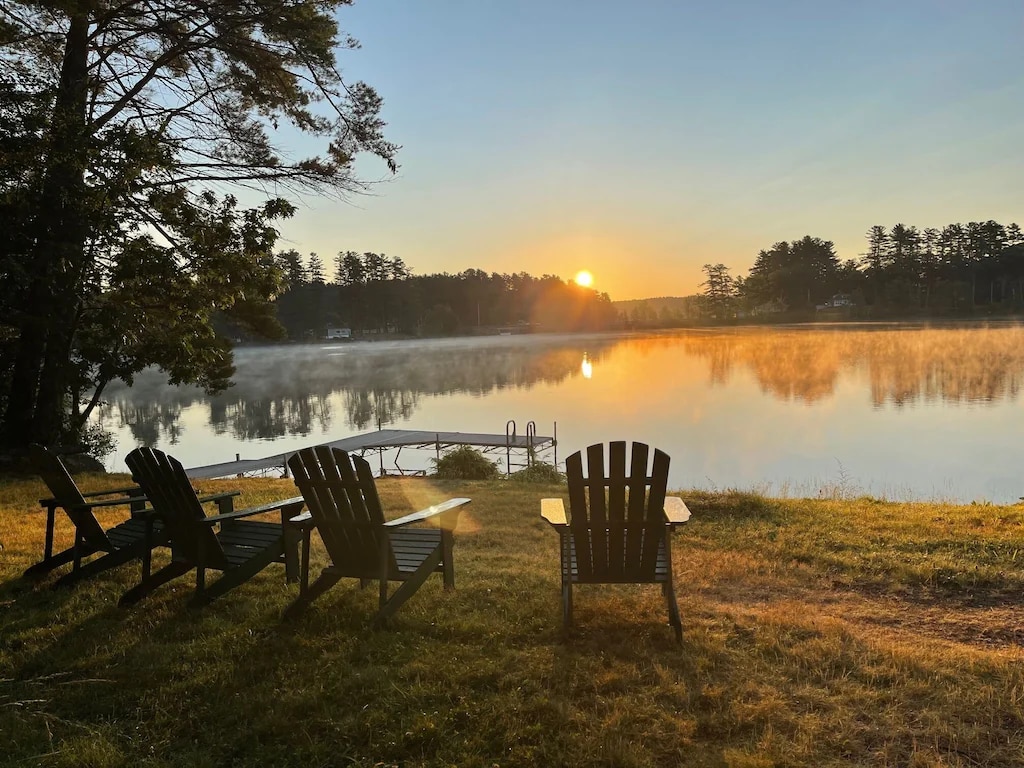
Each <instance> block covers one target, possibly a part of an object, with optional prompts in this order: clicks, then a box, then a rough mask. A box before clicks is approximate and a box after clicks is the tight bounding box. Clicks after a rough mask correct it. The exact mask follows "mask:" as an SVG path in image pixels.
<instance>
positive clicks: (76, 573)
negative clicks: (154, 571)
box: [53, 546, 149, 589]
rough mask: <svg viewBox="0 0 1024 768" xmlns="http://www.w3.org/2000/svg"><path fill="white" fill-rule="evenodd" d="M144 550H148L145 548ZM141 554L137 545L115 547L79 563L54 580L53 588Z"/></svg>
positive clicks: (99, 571)
mask: <svg viewBox="0 0 1024 768" xmlns="http://www.w3.org/2000/svg"><path fill="white" fill-rule="evenodd" d="M145 551H146V552H148V551H149V550H148V549H147V550H145ZM142 555H143V551H142V550H141V548H139V547H134V546H128V547H124V548H122V549H115V550H114V551H113V552H110V553H109V554H106V555H104V556H103V557H99V558H97V559H95V560H93V561H91V562H88V563H86V564H85V565H80V566H79V567H78V568H77V569H76V570H73V571H71V573H66V574H64V575H63V576H61V577H60V578H59V579H57V581H55V582H54V584H53V588H54V589H57V588H59V587H70V586H71V585H72V584H74V583H75V582H77V581H79V580H80V579H86V578H88V577H90V576H95V575H96V574H97V573H102V572H103V571H106V570H108V569H110V568H116V567H117V566H119V565H123V564H124V563H127V562H128V561H129V560H134V559H135V558H137V557H141V556H142Z"/></svg>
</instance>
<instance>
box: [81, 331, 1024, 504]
mask: <svg viewBox="0 0 1024 768" xmlns="http://www.w3.org/2000/svg"><path fill="white" fill-rule="evenodd" d="M235 357H236V365H237V373H236V375H235V386H233V387H232V388H230V389H229V390H228V391H227V392H225V393H223V394H220V395H217V396H213V397H209V396H206V395H205V394H204V393H203V392H202V391H201V390H199V389H196V388H193V387H170V386H168V385H167V384H166V379H165V378H164V377H162V376H161V375H160V374H159V372H157V371H146V372H144V373H143V374H141V375H140V376H139V377H138V378H137V379H136V381H135V383H134V386H132V387H131V388H128V387H126V386H124V385H112V386H111V387H110V388H109V389H108V391H107V393H106V400H107V403H106V405H105V406H104V407H103V408H102V409H101V412H100V414H99V420H100V423H101V424H102V425H103V426H104V427H105V428H107V429H108V430H110V431H112V432H113V433H114V435H115V439H116V442H117V450H116V452H115V455H114V456H112V457H110V459H109V460H108V464H109V465H110V468H111V469H113V470H117V471H124V464H123V457H124V455H125V454H126V453H127V452H128V451H129V450H131V449H132V448H133V447H135V446H136V445H142V444H145V445H153V446H157V447H160V448H162V449H163V450H165V451H167V452H168V453H171V454H173V455H175V456H177V457H178V458H179V459H180V460H181V461H182V463H183V464H184V465H185V466H186V467H189V466H199V465H203V464H211V463H216V462H222V461H230V460H233V459H234V458H235V456H236V454H237V455H240V456H241V457H242V458H260V457H263V456H268V455H272V454H277V453H282V452H286V451H290V450H295V449H298V448H300V447H303V446H306V445H313V444H316V443H319V442H326V441H328V440H336V439H339V438H342V437H347V436H349V435H354V434H359V433H361V432H366V431H369V430H375V429H377V427H378V424H379V425H380V426H382V427H385V428H387V427H392V428H404V429H419V430H427V431H435V430H437V431H450V432H489V433H498V434H504V432H505V425H506V422H507V421H508V420H510V419H512V420H515V421H516V422H517V425H518V428H519V433H520V434H522V433H523V432H524V430H525V425H526V423H527V422H528V421H534V422H535V423H536V425H537V432H538V434H542V435H551V434H552V432H553V431H554V429H555V426H554V425H555V423H556V422H557V433H558V448H557V456H558V460H559V462H561V461H562V460H564V458H565V456H567V455H568V454H569V453H571V452H573V451H575V450H578V449H580V448H582V447H585V446H586V445H589V444H590V443H594V442H606V441H609V440H639V441H643V442H647V443H650V444H651V445H655V446H657V447H659V448H661V449H662V450H664V451H666V452H667V453H668V454H669V455H670V456H671V457H672V476H671V478H670V485H671V487H672V488H676V489H686V488H705V489H718V490H722V489H731V488H738V489H744V490H758V491H761V492H765V493H768V494H774V495H790V496H819V495H825V496H841V497H847V496H854V495H861V494H869V495H873V496H878V497H884V498H889V499H942V500H958V501H973V500H977V501H982V500H985V501H992V502H996V503H1008V502H1015V501H1017V499H1018V497H1020V496H1022V495H1024V476H1022V473H1021V461H1020V456H1019V455H1018V454H1019V450H1018V442H1019V440H1020V436H1021V433H1022V429H1021V428H1022V426H1024V412H1022V409H1021V403H1020V390H1021V383H1022V379H1024V328H1022V327H1020V326H1018V325H1015V324H992V325H988V326H977V325H975V326H971V327H953V326H946V327H943V326H938V327H932V328H925V327H909V326H901V327H894V326H865V325H860V326H853V325H837V326H807V327H789V328H774V329H762V328H743V329H727V330H721V329H713V330H701V331H694V330H688V331H678V332H666V333H658V334H643V335H631V334H619V335H593V336H547V335H534V336H499V337H487V338H479V339H455V340H431V341H403V342H374V343H337V344H323V345H301V346H280V347H248V348H240V349H238V350H236V354H235ZM432 455H433V454H432V453H430V452H424V451H413V452H406V453H403V454H402V455H401V463H402V466H403V467H404V468H407V469H417V468H427V467H428V466H429V458H430V457H432ZM495 458H499V456H498V455H496V456H495ZM500 458H501V459H502V460H504V454H503V452H502V454H501V455H500ZM548 458H549V460H550V458H552V457H551V456H550V455H549V456H548ZM390 461H391V457H388V462H390ZM389 466H390V464H388V463H385V468H388V467H389Z"/></svg>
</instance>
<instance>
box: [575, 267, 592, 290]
mask: <svg viewBox="0 0 1024 768" xmlns="http://www.w3.org/2000/svg"><path fill="white" fill-rule="evenodd" d="M575 280H576V285H579V286H581V287H583V288H589V287H590V286H592V285H593V284H594V276H593V275H592V274H590V273H589V272H588V271H587V270H585V269H581V270H580V271H579V272H577V273H576V278H575Z"/></svg>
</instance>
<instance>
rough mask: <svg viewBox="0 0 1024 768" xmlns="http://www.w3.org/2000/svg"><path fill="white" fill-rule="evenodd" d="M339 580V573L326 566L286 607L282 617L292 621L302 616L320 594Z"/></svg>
mask: <svg viewBox="0 0 1024 768" xmlns="http://www.w3.org/2000/svg"><path fill="white" fill-rule="evenodd" d="M339 581H341V576H340V575H339V574H337V573H334V572H333V571H331V569H329V568H324V570H323V573H321V574H320V577H319V578H318V579H317V580H316V581H314V582H313V583H312V584H310V585H309V587H308V588H307V589H306V590H305V591H304V592H302V593H301V594H300V595H299V596H298V597H297V598H295V600H293V601H292V603H291V605H289V606H288V607H287V608H285V609H284V613H283V614H282V616H281V619H282V620H284V621H291V620H292V619H295V618H297V617H298V616H301V615H302V612H303V611H305V610H306V608H308V607H309V604H310V603H312V602H313V601H314V600H316V599H317V598H318V597H320V595H322V594H323V593H324V592H326V591H327V590H328V589H330V588H331V587H333V586H334V585H335V584H337V583H338V582H339Z"/></svg>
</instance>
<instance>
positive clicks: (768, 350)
mask: <svg viewBox="0 0 1024 768" xmlns="http://www.w3.org/2000/svg"><path fill="white" fill-rule="evenodd" d="M666 342H667V343H675V340H674V339H673V340H666ZM679 342H680V343H681V345H682V347H683V348H684V349H685V350H686V352H687V353H688V354H691V355H693V356H695V357H698V358H700V359H702V360H705V361H706V362H707V364H708V369H709V380H710V382H711V383H712V384H714V385H724V384H726V383H728V381H729V379H730V376H731V375H732V374H733V373H734V372H735V371H736V370H737V369H740V368H746V369H748V370H749V371H750V372H751V373H753V375H754V376H755V377H756V379H757V382H758V384H759V385H760V387H761V390H762V391H763V392H765V393H766V394H771V395H773V396H774V397H777V398H779V399H781V400H784V401H789V400H802V401H805V402H807V403H816V402H819V401H823V400H827V399H829V398H830V397H832V396H833V395H834V394H835V391H836V386H837V384H838V382H839V380H840V379H841V378H842V377H843V376H845V375H855V374H857V373H860V372H866V375H867V377H868V382H869V388H870V396H871V400H872V402H873V404H874V405H876V406H883V405H886V404H889V405H893V406H896V407H902V406H904V405H908V404H913V403H916V402H919V401H925V402H929V401H934V400H942V401H945V402H950V403H958V402H995V401H999V400H1006V399H1016V398H1017V395H1018V393H1019V392H1020V387H1021V381H1022V377H1024V328H1021V327H1020V326H1017V325H1009V326H992V327H974V328H930V329H915V330H907V329H885V328H878V329H863V330H856V329H850V328H833V329H829V330H821V329H790V330H744V331H740V332H735V333H714V334H704V335H691V336H686V337H682V338H681V339H679Z"/></svg>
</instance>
